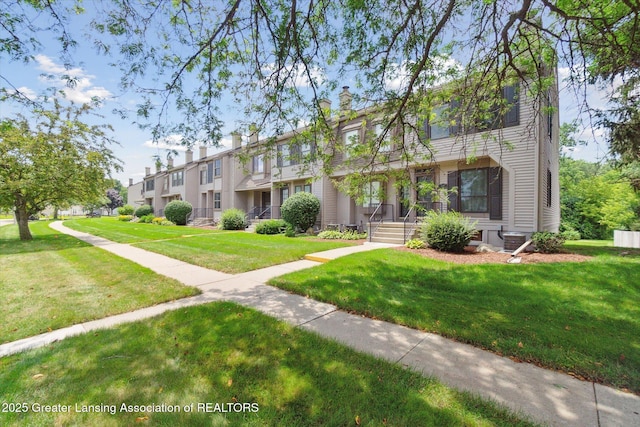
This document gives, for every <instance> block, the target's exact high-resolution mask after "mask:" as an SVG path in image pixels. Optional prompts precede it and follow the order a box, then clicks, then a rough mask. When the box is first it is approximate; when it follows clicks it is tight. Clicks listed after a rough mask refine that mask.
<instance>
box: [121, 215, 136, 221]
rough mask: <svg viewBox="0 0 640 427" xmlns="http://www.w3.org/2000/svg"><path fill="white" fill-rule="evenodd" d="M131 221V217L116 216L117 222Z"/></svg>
mask: <svg viewBox="0 0 640 427" xmlns="http://www.w3.org/2000/svg"><path fill="white" fill-rule="evenodd" d="M132 219H133V215H118V221H125V222H129V221H131V220H132Z"/></svg>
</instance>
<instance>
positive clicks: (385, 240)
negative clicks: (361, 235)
mask: <svg viewBox="0 0 640 427" xmlns="http://www.w3.org/2000/svg"><path fill="white" fill-rule="evenodd" d="M371 241H372V242H374V243H390V244H394V245H402V244H404V239H403V238H402V236H400V237H378V236H373V237H372V238H371Z"/></svg>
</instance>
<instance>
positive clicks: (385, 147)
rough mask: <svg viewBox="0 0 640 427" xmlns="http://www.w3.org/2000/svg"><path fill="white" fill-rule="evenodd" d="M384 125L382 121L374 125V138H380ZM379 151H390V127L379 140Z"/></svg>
mask: <svg viewBox="0 0 640 427" xmlns="http://www.w3.org/2000/svg"><path fill="white" fill-rule="evenodd" d="M384 128H385V126H384V125H383V124H382V123H378V124H376V125H375V127H374V131H375V135H376V138H380V136H381V135H382V133H383V132H384ZM379 151H380V152H383V153H384V152H388V151H391V129H389V130H388V131H387V134H386V135H385V136H384V138H383V139H382V141H380V150H379Z"/></svg>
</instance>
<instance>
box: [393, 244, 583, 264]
mask: <svg viewBox="0 0 640 427" xmlns="http://www.w3.org/2000/svg"><path fill="white" fill-rule="evenodd" d="M395 249H396V250H399V251H406V252H412V253H415V254H418V255H422V256H424V257H427V258H434V259H438V260H441V261H448V262H453V263H457V264H487V263H494V264H502V263H506V262H507V260H509V259H510V258H511V254H510V253H500V252H476V251H475V250H476V248H475V247H474V246H467V247H466V248H465V251H464V252H463V253H461V254H452V253H448V252H440V251H436V250H435V249H409V248H406V247H404V246H401V247H397V248H395ZM518 257H519V258H520V259H521V260H520V263H521V264H535V263H540V262H584V261H589V260H591V259H593V257H590V256H586V255H578V254H572V253H559V254H541V253H537V252H522V253H520V254H518Z"/></svg>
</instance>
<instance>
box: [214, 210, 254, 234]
mask: <svg viewBox="0 0 640 427" xmlns="http://www.w3.org/2000/svg"><path fill="white" fill-rule="evenodd" d="M220 228H221V229H223V230H244V229H245V228H247V222H246V220H245V214H244V212H242V211H241V210H240V209H235V208H233V209H227V210H226V211H224V212H222V216H221V217H220Z"/></svg>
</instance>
